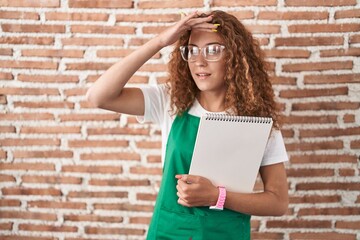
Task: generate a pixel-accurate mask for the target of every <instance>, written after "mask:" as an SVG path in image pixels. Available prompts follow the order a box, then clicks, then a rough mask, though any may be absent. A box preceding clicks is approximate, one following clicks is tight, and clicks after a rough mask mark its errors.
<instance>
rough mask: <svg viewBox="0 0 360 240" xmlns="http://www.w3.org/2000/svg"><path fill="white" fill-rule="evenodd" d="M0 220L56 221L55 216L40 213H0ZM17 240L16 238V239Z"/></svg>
mask: <svg viewBox="0 0 360 240" xmlns="http://www.w3.org/2000/svg"><path fill="white" fill-rule="evenodd" d="M0 218H1V219H7V218H16V219H22V220H23V219H36V220H45V221H56V220H57V217H56V214H52V213H40V212H31V211H26V212H18V211H14V210H12V211H0ZM16 239H18V238H16Z"/></svg>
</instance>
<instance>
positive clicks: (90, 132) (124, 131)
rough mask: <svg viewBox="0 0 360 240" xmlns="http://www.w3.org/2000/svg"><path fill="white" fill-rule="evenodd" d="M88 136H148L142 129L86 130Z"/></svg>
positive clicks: (147, 132)
mask: <svg viewBox="0 0 360 240" xmlns="http://www.w3.org/2000/svg"><path fill="white" fill-rule="evenodd" d="M87 133H88V135H109V134H112V135H118V134H119V135H149V134H150V131H149V129H143V128H138V129H134V128H127V127H124V128H118V127H117V128H88V129H87Z"/></svg>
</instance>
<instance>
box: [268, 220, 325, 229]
mask: <svg viewBox="0 0 360 240" xmlns="http://www.w3.org/2000/svg"><path fill="white" fill-rule="evenodd" d="M266 227H267V228H330V227H331V221H330V220H329V221H321V220H290V221H280V220H269V221H267V223H266Z"/></svg>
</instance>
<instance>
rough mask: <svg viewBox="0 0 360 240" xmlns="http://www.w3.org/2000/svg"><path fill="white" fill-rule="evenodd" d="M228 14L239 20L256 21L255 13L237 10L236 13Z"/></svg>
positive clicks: (230, 12)
mask: <svg viewBox="0 0 360 240" xmlns="http://www.w3.org/2000/svg"><path fill="white" fill-rule="evenodd" d="M226 12H227V13H229V14H231V15H233V16H235V17H236V18H237V19H239V20H240V21H241V20H244V19H254V18H255V13H254V12H253V11H250V10H248V11H241V10H236V11H231V10H230V11H226Z"/></svg>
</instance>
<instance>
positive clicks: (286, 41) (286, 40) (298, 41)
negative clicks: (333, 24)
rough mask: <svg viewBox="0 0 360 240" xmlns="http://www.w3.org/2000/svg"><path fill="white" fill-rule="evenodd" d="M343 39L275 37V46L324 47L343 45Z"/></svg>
mask: <svg viewBox="0 0 360 240" xmlns="http://www.w3.org/2000/svg"><path fill="white" fill-rule="evenodd" d="M343 43H344V38H343V37H277V38H275V46H277V47H278V46H326V45H330V46H331V45H343Z"/></svg>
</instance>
